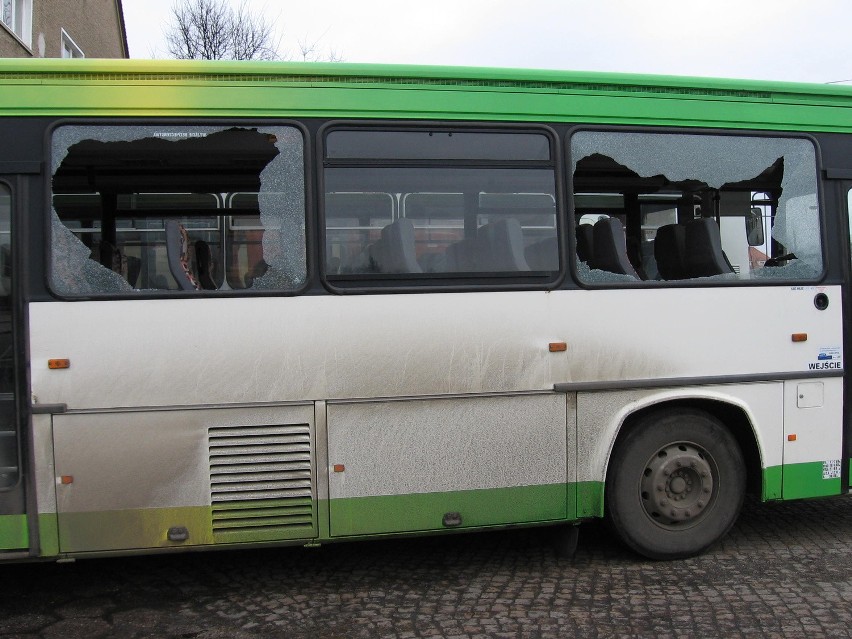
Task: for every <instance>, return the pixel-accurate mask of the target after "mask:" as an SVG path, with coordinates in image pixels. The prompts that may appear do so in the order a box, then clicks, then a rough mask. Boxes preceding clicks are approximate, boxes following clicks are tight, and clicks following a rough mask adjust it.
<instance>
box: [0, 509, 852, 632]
mask: <svg viewBox="0 0 852 639" xmlns="http://www.w3.org/2000/svg"><path fill="white" fill-rule="evenodd" d="M550 541H551V535H550V534H549V532H548V531H547V530H546V529H535V530H516V531H504V532H495V533H487V534H486V533H479V534H471V535H453V536H446V537H438V538H434V537H433V538H427V539H405V540H394V541H379V542H362V543H355V544H340V545H330V546H324V547H322V548H319V549H302V548H284V549H276V550H249V551H239V552H216V553H194V554H184V555H179V556H155V557H135V558H118V559H103V560H88V561H79V562H77V563H75V564H64V565H57V564H35V565H17V566H0V574H2V576H3V577H2V583H3V590H2V597H0V637H3V638H4V639H5V638H7V637H44V638H53V637H57V638H58V637H63V638H68V639H72V638H75V637H85V638H87V639H88V638H96V637H119V638H128V639H130V638H139V637H158V638H166V639H214V638H229V639H230V638H234V639H251V638H255V637H287V638H294V639H302V638H314V637H328V638H333V639H336V638H340V639H343V638H350V637H353V638H354V637H507V638H512V639H515V638H518V639H521V638H526V637H530V638H532V637H559V638H564V637H589V638H597V637H654V638H665V637H781V638H786V637H797V638H798V637H832V638H833V637H852V498H841V499H834V500H827V501H817V502H798V503H776V504H749V505H747V507H746V508H745V510H744V512H743V515H742V517H741V518H740V521H739V523H738V525H737V526H736V527H735V529H734V530H733V531H732V533H731V534H730V535H729V536H728V537H727V538H726V539H725V541H724V542H723V543H721V544H719V545H718V546H716V547H715V548H713V549H711V550H710V551H709V552H708V553H706V554H704V555H702V556H701V557H697V558H694V559H689V560H685V561H673V562H664V563H660V562H652V561H646V560H644V559H641V558H639V557H637V556H635V555H633V554H631V553H630V552H629V551H627V550H625V549H623V548H622V547H621V546H620V545H619V544H618V542H617V541H615V540H614V539H613V538H612V537H611V536H610V535H609V533H608V532H607V531H606V529H605V528H604V526H602V525H601V524H599V523H593V524H588V525H586V526H584V527H583V529H582V532H581V535H580V547H579V550H578V552H577V556H576V557H575V559H574V560H573V561H571V560H566V559H558V558H556V557H555V555H554V552H553V549H552V546H551V544H550Z"/></svg>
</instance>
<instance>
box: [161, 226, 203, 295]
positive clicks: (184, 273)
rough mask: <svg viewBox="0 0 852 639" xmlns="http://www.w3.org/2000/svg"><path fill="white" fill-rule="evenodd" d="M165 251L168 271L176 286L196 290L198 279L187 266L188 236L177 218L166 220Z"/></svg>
mask: <svg viewBox="0 0 852 639" xmlns="http://www.w3.org/2000/svg"><path fill="white" fill-rule="evenodd" d="M166 252H167V254H168V257H169V271H171V274H172V277H174V278H175V282H177V284H178V287H179V288H180V289H181V290H183V291H193V290H197V289H198V288H199V285H198V281H197V280H196V279H195V276H194V275H193V274H192V271H191V269H190V268H189V236H188V235H187V233H186V229H185V228H184V227H183V225H182V224H180V223H179V222H178V221H177V220H166Z"/></svg>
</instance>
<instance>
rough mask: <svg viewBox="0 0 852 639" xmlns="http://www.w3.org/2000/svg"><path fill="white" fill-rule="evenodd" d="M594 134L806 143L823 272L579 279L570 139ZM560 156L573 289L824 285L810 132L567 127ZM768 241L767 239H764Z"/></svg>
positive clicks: (823, 237)
mask: <svg viewBox="0 0 852 639" xmlns="http://www.w3.org/2000/svg"><path fill="white" fill-rule="evenodd" d="M586 131H588V132H594V133H642V134H660V135H708V136H717V137H735V138H772V139H791V140H804V141H806V142H809V143H810V144H811V145H812V146H813V149H814V183H815V184H816V197H817V205H818V208H819V223H820V228H819V238H820V252H821V257H822V270H821V271H820V272H819V274H818V275H817V276H816V277H815V278H814V279H801V278H800V279H784V278H777V279H776V278H763V279H752V280H744V279H739V278H738V279H731V280H724V281H721V280H717V281H712V280H709V279H707V278H700V279H694V278H693V279H683V280H641V279H640V280H636V281H633V282H629V281H611V282H599V283H597V282H588V281H584V280H583V279H582V278H581V277H580V273H579V269H578V268H577V266H578V265H577V260H576V253H577V244H576V231H577V225H576V220H575V219H574V211H575V203H574V171H573V170H572V167H573V156H572V154H571V139H572V137H573V136H574V135H575V134H577V133H580V132H586ZM563 153H564V155H565V158H564V160H565V171H566V180H565V182H566V206H567V209H566V214H567V217H568V225H569V227H570V228H568V229H567V230H566V233H568V234H570V242H569V249H570V250H569V256H568V257H569V262H570V264H569V270H570V274H571V278H572V279H573V280H574V282H575V283H576V285H577V286H578V287H580V288H583V289H589V290H601V289H610V288H614V289H633V288H654V289H657V288H703V287H708V286H710V287H720V286H721V287H727V286H758V287H760V286H791V285H816V284H819V283H821V282H823V281H825V279H826V277H828V274H829V263H828V262H829V259H830V256H829V255H828V247H829V238H828V231H827V226H828V224H827V220H826V216H827V214H828V213H827V208H826V197H825V192H824V191H825V180H824V179H823V177H822V175H823V168H824V162H823V154H822V148H821V146H820V143H819V140H818V139H817V138H816V137H815V136H814V135H812V134H811V133H809V132H806V131H802V132H797V131H773V130H754V129H712V128H707V127H695V128H691V127H663V126H660V127H643V126H596V125H590V124H578V125H574V126H570V127H568V129H567V130H566V131H565V134H564V138H563ZM767 239H769V238H767Z"/></svg>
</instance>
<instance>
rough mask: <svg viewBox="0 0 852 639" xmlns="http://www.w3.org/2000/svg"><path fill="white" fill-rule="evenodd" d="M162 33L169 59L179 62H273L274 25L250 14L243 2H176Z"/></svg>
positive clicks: (219, 0) (274, 48)
mask: <svg viewBox="0 0 852 639" xmlns="http://www.w3.org/2000/svg"><path fill="white" fill-rule="evenodd" d="M172 16H173V19H174V20H173V24H172V25H170V27H169V28H168V29H167V30H166V32H165V40H166V49H167V51H168V53H169V55H170V56H172V57H174V58H178V59H181V60H275V59H278V58H279V57H280V56H279V55H278V44H279V42H278V41H276V39H275V31H276V30H275V22H274V21H271V22H270V21H268V20H266V19H265V18H264V17H263V16H262V15H256V14H254V13H252V12H251V11H250V10H249V9H248V7H247V5H246V0H242V2H241V3H240V5H239V7H238V8H237V9H236V10H235V9H233V8H232V7H231V6H230V5H229V4H228V3H227V2H226V0H177V2H176V3H175V4H174V5H173V6H172Z"/></svg>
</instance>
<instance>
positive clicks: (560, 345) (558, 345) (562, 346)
mask: <svg viewBox="0 0 852 639" xmlns="http://www.w3.org/2000/svg"><path fill="white" fill-rule="evenodd" d="M548 348H549V349H550V352H551V353H563V352H565V351H567V350H568V344H566V343H565V342H550V344H548Z"/></svg>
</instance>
